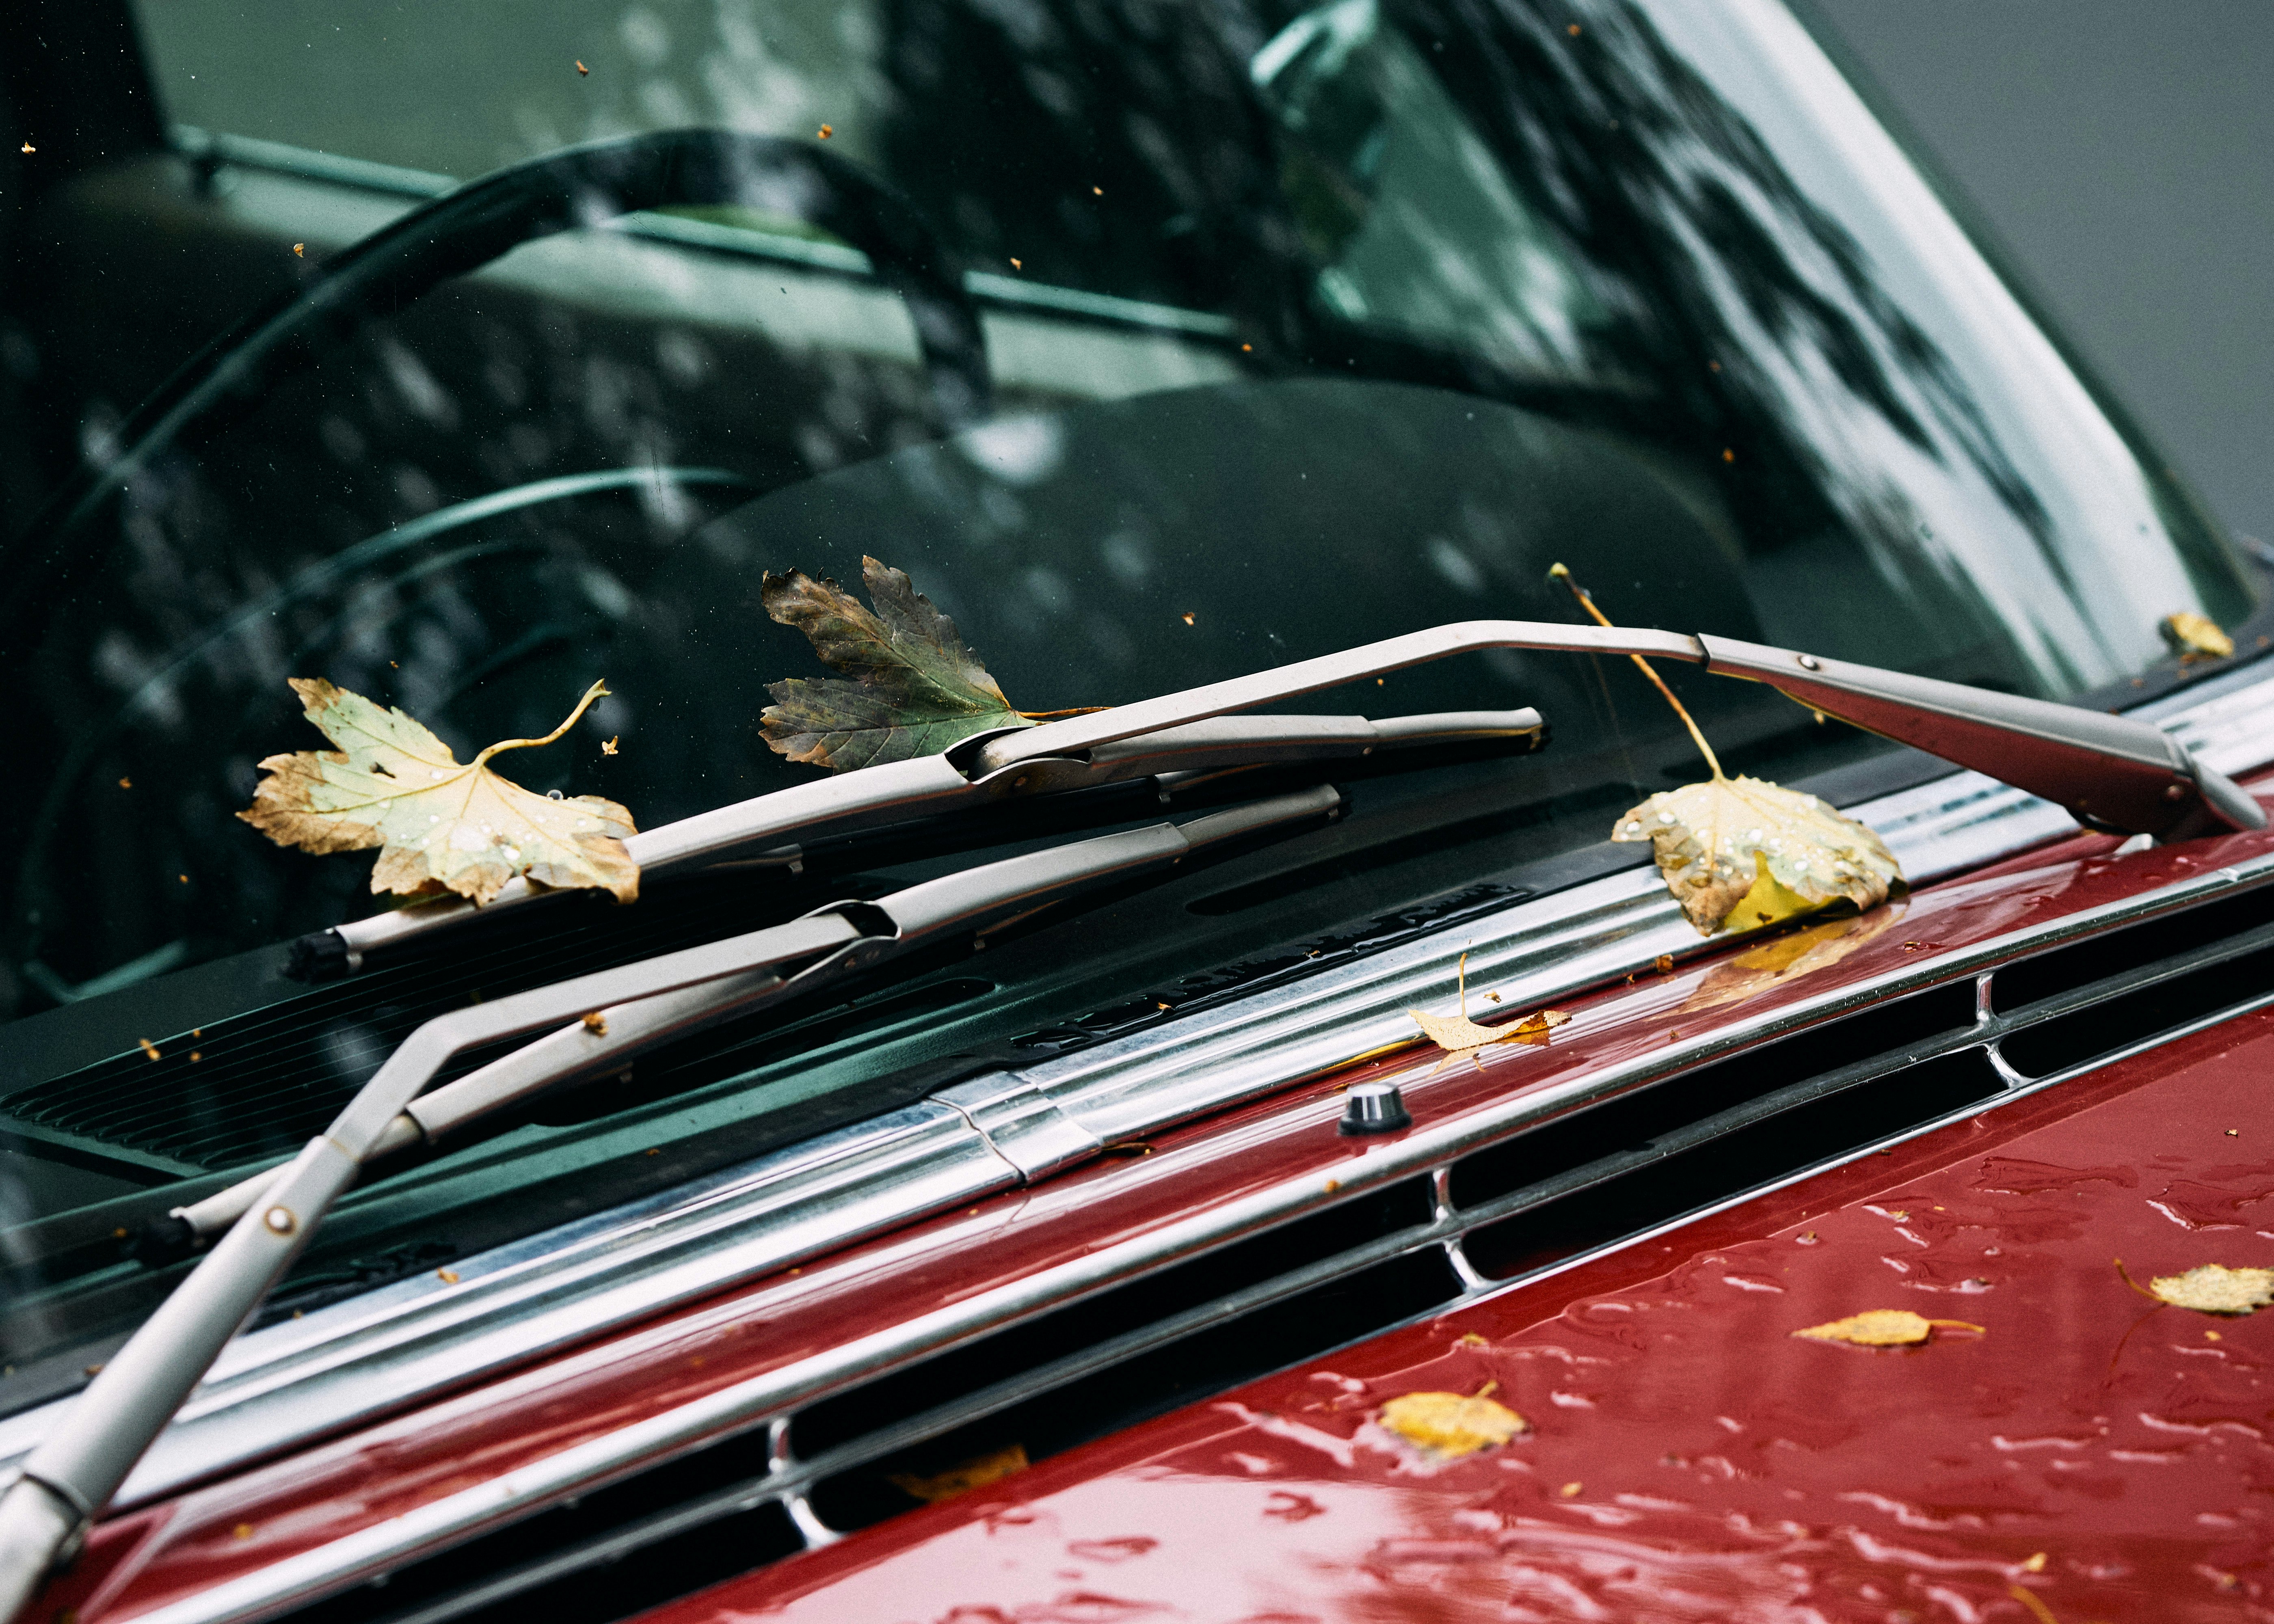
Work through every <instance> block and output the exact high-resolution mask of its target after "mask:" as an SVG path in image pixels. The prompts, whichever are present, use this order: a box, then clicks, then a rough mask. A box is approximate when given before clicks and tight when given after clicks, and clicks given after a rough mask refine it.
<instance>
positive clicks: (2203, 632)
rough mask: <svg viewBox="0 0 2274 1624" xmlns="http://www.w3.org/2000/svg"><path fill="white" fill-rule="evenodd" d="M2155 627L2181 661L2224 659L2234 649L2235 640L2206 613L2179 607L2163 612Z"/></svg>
mask: <svg viewBox="0 0 2274 1624" xmlns="http://www.w3.org/2000/svg"><path fill="white" fill-rule="evenodd" d="M2157 630H2158V631H2160V632H2162V633H2163V634H2164V641H2165V643H2170V644H2171V645H2172V653H2174V654H2176V655H2178V656H2179V657H2180V658H2181V659H2182V660H2191V659H2225V658H2227V657H2228V656H2229V655H2231V654H2233V652H2234V639H2233V638H2232V637H2230V636H2228V635H2226V633H2225V630H2224V629H2222V628H2221V627H2220V626H2219V623H2218V621H2217V620H2212V619H2211V618H2210V616H2208V615H2202V614H2190V613H2187V611H2185V610H2181V611H2180V613H2176V614H2167V615H2165V617H2164V618H2163V620H2162V621H2161V622H2160V623H2159V624H2158V625H2157Z"/></svg>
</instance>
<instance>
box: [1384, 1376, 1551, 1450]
mask: <svg viewBox="0 0 2274 1624" xmlns="http://www.w3.org/2000/svg"><path fill="white" fill-rule="evenodd" d="M1498 1385H1499V1384H1498V1383H1496V1382H1490V1381H1488V1382H1487V1383H1486V1384H1485V1385H1484V1386H1483V1387H1481V1388H1480V1389H1479V1391H1478V1392H1477V1393H1476V1395H1474V1396H1473V1397H1470V1398H1464V1397H1462V1396H1461V1395H1459V1394H1457V1393H1408V1394H1406V1395H1404V1396H1403V1397H1400V1398H1394V1399H1391V1400H1390V1401H1389V1402H1388V1403H1387V1404H1384V1405H1383V1406H1382V1425H1384V1426H1386V1427H1388V1428H1389V1430H1390V1431H1391V1432H1395V1433H1397V1435H1398V1436H1399V1437H1400V1438H1403V1439H1404V1440H1406V1441H1407V1442H1408V1443H1411V1444H1416V1445H1419V1447H1421V1448H1423V1449H1426V1450H1427V1451H1428V1452H1429V1453H1430V1454H1431V1455H1435V1456H1436V1457H1437V1458H1438V1459H1440V1460H1446V1461H1453V1460H1458V1459H1459V1458H1460V1457H1461V1456H1463V1455H1474V1454H1475V1453H1476V1452H1477V1451H1478V1450H1480V1449H1487V1448H1491V1447H1495V1446H1497V1445H1500V1444H1504V1443H1506V1442H1507V1441H1508V1440H1510V1439H1511V1438H1513V1437H1515V1436H1516V1435H1517V1433H1518V1432H1530V1431H1531V1430H1532V1424H1531V1423H1530V1422H1528V1421H1526V1420H1525V1418H1524V1417H1522V1416H1520V1415H1518V1414H1517V1413H1516V1411H1514V1410H1510V1408H1509V1407H1508V1406H1507V1405H1505V1404H1502V1403H1501V1402H1498V1401H1496V1400H1495V1399H1494V1398H1493V1397H1492V1391H1493V1389H1494V1387H1497V1386H1498Z"/></svg>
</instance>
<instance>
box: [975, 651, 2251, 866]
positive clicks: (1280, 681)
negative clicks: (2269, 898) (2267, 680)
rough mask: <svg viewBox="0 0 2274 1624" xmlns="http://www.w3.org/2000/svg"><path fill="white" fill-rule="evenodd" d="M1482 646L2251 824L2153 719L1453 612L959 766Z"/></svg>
mask: <svg viewBox="0 0 2274 1624" xmlns="http://www.w3.org/2000/svg"><path fill="white" fill-rule="evenodd" d="M1484 649H1540V650H1562V651H1564V652H1569V653H1580V654H1638V655H1642V656H1644V657H1645V658H1652V659H1673V660H1683V661H1686V662H1687V663H1689V664H1690V665H1703V666H1705V667H1706V670H1708V671H1710V672H1713V673H1716V674H1718V675H1721V676H1728V677H1743V678H1745V679H1746V680H1751V681H1756V682H1766V683H1768V684H1770V685H1771V686H1772V687H1774V688H1779V689H1781V690H1782V691H1783V692H1784V693H1786V694H1788V695H1791V696H1792V697H1793V698H1795V699H1796V700H1798V701H1799V702H1800V703H1803V704H1804V705H1808V706H1810V707H1811V708H1813V709H1815V710H1818V711H1823V712H1824V713H1825V714H1826V715H1827V716H1834V717H1837V718H1840V719H1841V721H1843V722H1849V723H1852V724H1853V725H1854V726H1857V727H1860V728H1863V729H1864V730H1865V731H1866V732H1868V733H1878V734H1879V736H1880V737H1882V738H1885V739H1892V740H1894V741H1895V742H1896V743H1898V744H1907V745H1909V746H1911V747H1912V748H1915V749H1920V750H1924V751H1926V752H1927V753H1928V754H1929V755H1932V756H1940V757H1942V759H1943V760H1945V761H1947V762H1951V763H1954V764H1956V765H1958V766H1961V767H1970V768H1972V769H1973V770H1974V771H1977V772H1980V773H1983V774H1984V775H1986V776H1987V777H1990V778H1996V779H1999V781H2000V782H2002V783H2006V784H2010V785H2012V786H2014V787H2015V788H2016V789H2022V790H2026V791H2028V792H2029V793H2030V794H2033V795H2039V796H2042V797H2044V799H2045V800H2047V801H2052V802H2054V803H2055V804H2057V805H2059V806H2060V807H2062V808H2066V809H2067V811H2068V812H2070V813H2071V814H2072V815H2073V816H2075V817H2076V818H2077V820H2078V821H2079V822H2080V823H2085V824H2087V825H2089V826H2090V827H2093V828H2102V829H2109V830H2114V831H2121V832H2123V833H2126V834H2145V835H2153V836H2156V837H2157V838H2160V839H2166V840H2176V839H2184V838H2190V837H2192V836H2195V835H2197V834H2205V833H2210V832H2214V831H2220V830H2245V829H2263V828H2264V827H2265V826H2266V814H2265V811H2264V809H2263V808H2261V807H2260V806H2259V804H2258V803H2257V802H2256V801H2254V800H2253V799H2252V798H2251V797H2250V796H2249V795H2248V794H2247V793H2244V791H2243V790H2242V789H2241V787H2240V786H2238V785H2236V784H2235V783H2234V782H2233V780H2231V779H2229V778H2226V777H2225V775H2224V774H2222V773H2219V772H2218V771H2214V770H2212V769H2211V768H2210V767H2208V766H2205V765H2204V764H2203V763H2201V762H2198V761H2196V760H2195V758H2194V757H2193V756H2191V755H2189V754H2188V752H2187V748H2185V747H2184V746H2182V745H2181V744H2180V742H2179V741H2177V740H2176V739H2173V738H2172V737H2171V736H2170V735H2169V734H2168V733H2165V732H2164V731H2163V730H2162V729H2161V728H2158V727H2157V726H2154V725H2153V724H2151V723H2148V722H2143V721H2140V720H2137V719H2136V718H2131V717H2125V716H2111V715H2109V714H2107V713H2106V712H2105V711H2088V710H2084V709H2082V707H2079V706H2075V705H2064V704H2057V703H2053V702H2052V701H2051V700H2044V699H2028V698H2024V697H2022V695H2018V694H1999V693H1993V692H1992V691H1990V690H1988V689H1986V688H1969V687H1968V686H1966V685H1965V684H1963V683H1960V682H1945V681H1942V680H1939V679H1937V678H1933V677H1916V676H1912V675H1909V673H1904V672H1899V671H1883V670H1881V669H1879V667H1878V666H1875V665H1856V664H1855V663H1853V662H1851V661H1848V660H1836V659H1829V658H1819V657H1818V656H1816V655H1813V654H1802V653H1796V652H1795V651H1794V650H1789V649H1775V648H1770V647H1768V646H1766V645H1765V644H1762V643H1743V642H1740V641H1738V640H1737V639H1736V638H1733V637H1713V636H1705V635H1698V636H1691V635H1689V634H1687V633H1684V632H1664V631H1651V630H1646V629H1639V628H1628V627H1597V626H1562V625H1557V624H1554V623H1551V622H1540V621H1533V620H1463V621H1458V622H1456V623H1454V624H1452V625H1449V626H1439V627H1433V628H1430V629H1429V630H1427V631H1419V632H1412V633H1408V634H1407V635H1404V636H1403V637H1391V638H1389V639H1386V640H1385V641H1383V642H1381V643H1367V644H1365V645H1364V646H1362V647H1359V648H1355V649H1347V650H1344V651H1343V652H1341V653H1339V654H1328V655H1322V656H1321V657H1319V658H1316V659H1307V660H1299V661H1297V662H1295V663H1294V664H1292V665H1280V666H1276V667H1274V668H1273V669H1271V670H1269V671H1263V672H1258V673H1255V674H1254V675H1253V676H1246V677H1234V678H1232V679H1231V680H1229V681H1224V682H1214V683H1210V684H1209V685H1208V686H1207V687H1205V688H1187V689H1186V690H1185V691H1184V692H1183V693H1180V694H1170V695H1163V696H1162V697H1160V698H1158V699H1145V700H1140V701H1139V702H1137V703H1135V704H1132V705H1121V706H1117V707H1115V708H1113V709H1111V710H1108V711H1096V712H1094V713H1092V714H1090V715H1087V716H1078V717H1071V718H1067V719H1066V720H1065V721H1061V722H1052V723H1050V724H1048V725H1047V726H1043V727H1037V728H1034V729H1032V730H1030V731H1027V732H1020V733H998V734H996V735H994V736H993V737H992V738H990V739H988V740H986V741H984V742H983V743H982V744H981V745H980V746H979V748H977V749H976V750H975V751H974V752H973V753H972V755H971V756H970V759H969V760H968V763H967V766H968V769H969V770H970V771H973V772H977V773H989V774H992V773H999V772H1004V771H1009V770H1011V769H1013V768H1015V767H1017V766H1018V765H1019V764H1020V763H1022V762H1025V761H1028V760H1029V759H1030V758H1032V757H1034V756H1041V755H1043V754H1052V755H1058V756H1080V755H1081V754H1082V753H1084V752H1086V751H1093V750H1096V749H1100V748H1108V747H1110V746H1111V745H1114V744H1117V743H1118V742H1119V741H1123V740H1126V739H1130V738H1135V737H1140V736H1142V735H1143V734H1146V733H1150V732H1152V731H1154V730H1155V729H1157V728H1161V727H1165V726H1172V725H1176V724H1178V723H1183V722H1186V721H1189V720H1191V719H1192V718H1196V717H1201V716H1220V715H1224V714H1226V713H1228V712H1231V711H1245V710H1248V709H1251V708H1253V707H1254V706H1256V705H1261V704H1269V703H1273V702H1274V701H1276V700H1282V699H1291V698H1294V697H1295V696H1297V695H1302V694H1309V693H1315V692H1317V691H1318V690H1319V689H1321V688H1337V687H1339V686H1341V685H1342V684H1344V683H1346V682H1355V681H1358V680H1361V679H1364V678H1367V677H1372V676H1379V675H1382V674H1384V673H1389V672H1393V671H1402V670H1404V669H1406V668H1407V667H1409V666H1412V665H1425V664H1427V663H1428V662H1429V661H1431V660H1440V659H1443V658H1447V657H1448V656H1450V655H1455V654H1465V653H1470V652H1473V651H1475V650H1484Z"/></svg>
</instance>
